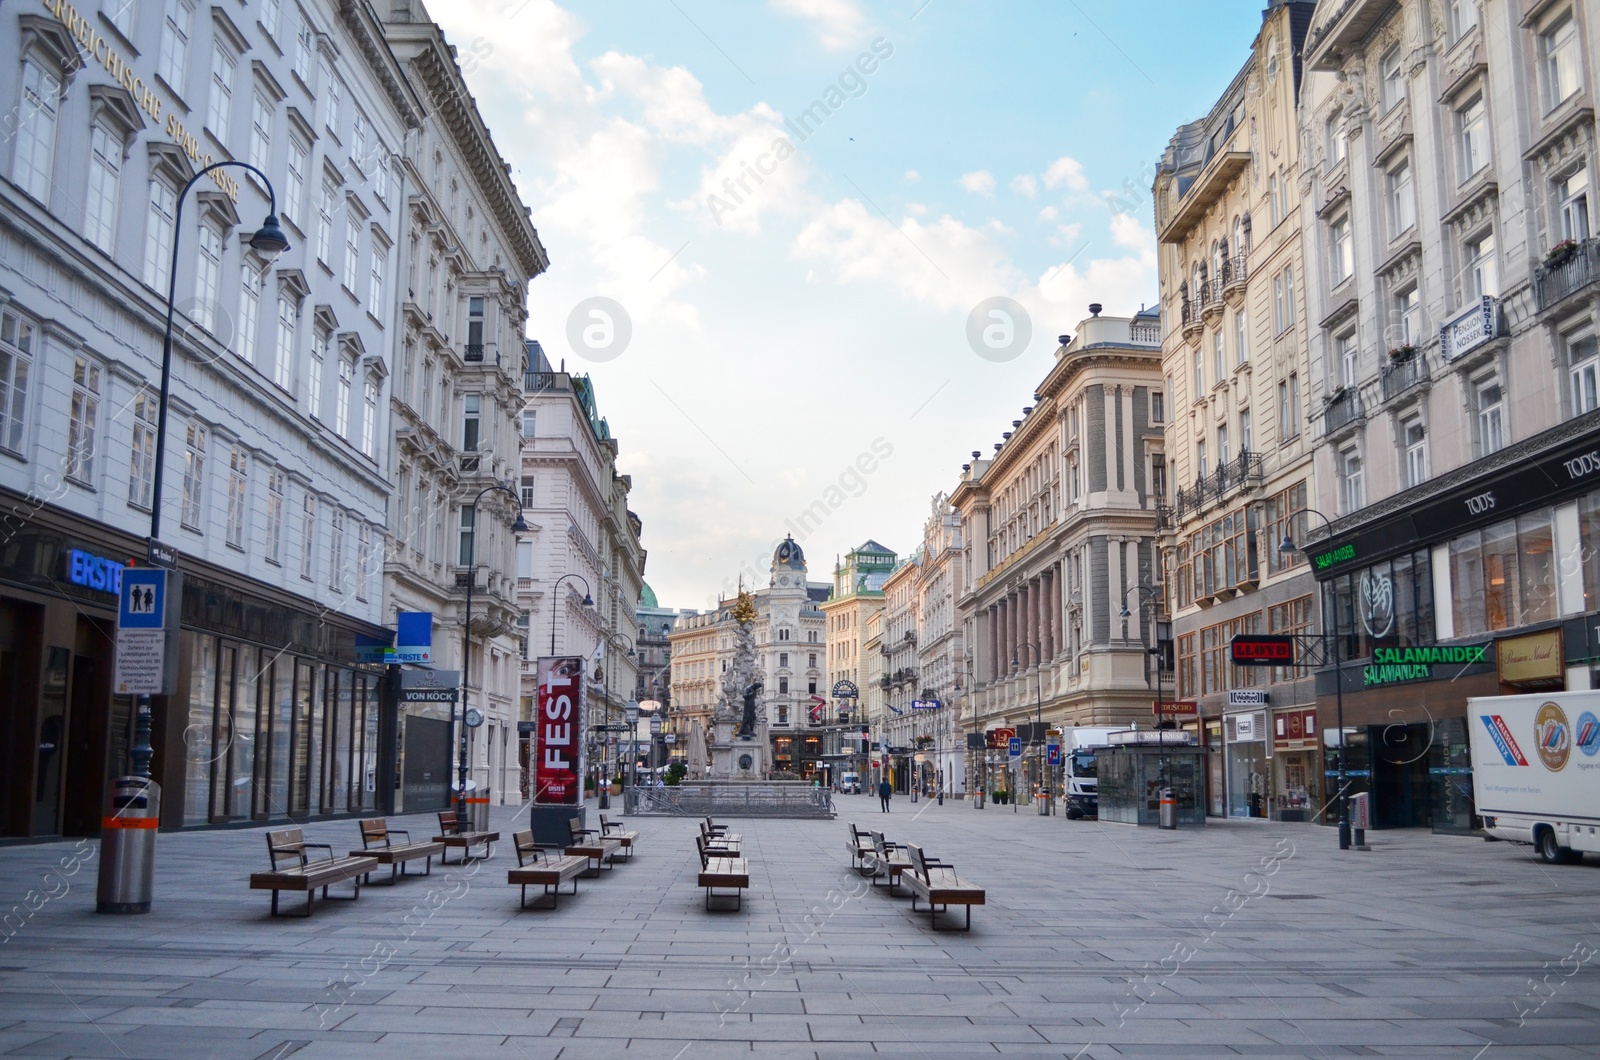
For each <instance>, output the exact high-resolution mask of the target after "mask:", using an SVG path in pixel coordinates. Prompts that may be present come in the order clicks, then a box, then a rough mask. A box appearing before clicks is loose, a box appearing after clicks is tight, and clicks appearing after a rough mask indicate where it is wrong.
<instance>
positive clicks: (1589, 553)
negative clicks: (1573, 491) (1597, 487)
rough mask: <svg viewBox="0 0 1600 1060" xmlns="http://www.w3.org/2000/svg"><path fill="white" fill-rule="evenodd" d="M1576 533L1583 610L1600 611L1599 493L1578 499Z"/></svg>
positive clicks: (1588, 494)
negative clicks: (1580, 556)
mask: <svg viewBox="0 0 1600 1060" xmlns="http://www.w3.org/2000/svg"><path fill="white" fill-rule="evenodd" d="M1578 533H1579V537H1580V539H1581V541H1582V546H1583V552H1582V561H1583V600H1584V603H1583V609H1584V610H1585V611H1600V491H1596V492H1594V493H1586V494H1584V495H1583V496H1582V497H1579V498H1578Z"/></svg>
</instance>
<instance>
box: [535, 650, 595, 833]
mask: <svg viewBox="0 0 1600 1060" xmlns="http://www.w3.org/2000/svg"><path fill="white" fill-rule="evenodd" d="M533 724H534V730H533V738H534V743H533V753H534V766H533V781H534V787H533V801H534V802H535V803H536V804H538V805H542V806H577V805H579V804H580V803H581V801H582V799H583V659H582V658H580V657H579V656H576V655H570V656H569V655H547V656H545V657H544V658H542V659H540V660H539V699H538V715H537V716H536V717H535V718H534V722H533Z"/></svg>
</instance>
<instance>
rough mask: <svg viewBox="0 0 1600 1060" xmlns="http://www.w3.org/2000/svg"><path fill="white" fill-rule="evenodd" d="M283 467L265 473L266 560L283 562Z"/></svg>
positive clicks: (285, 476)
mask: <svg viewBox="0 0 1600 1060" xmlns="http://www.w3.org/2000/svg"><path fill="white" fill-rule="evenodd" d="M287 477H288V476H287V475H285V474H284V471H283V468H281V467H275V468H273V469H272V471H271V473H269V474H268V475H267V562H268V563H280V564H281V563H282V562H283V503H284V500H283V494H284V486H285V480H286V479H287Z"/></svg>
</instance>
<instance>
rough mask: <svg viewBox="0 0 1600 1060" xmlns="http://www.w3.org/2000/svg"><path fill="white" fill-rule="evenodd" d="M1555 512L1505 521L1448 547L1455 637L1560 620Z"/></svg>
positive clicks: (1543, 511)
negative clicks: (1557, 616) (1558, 614)
mask: <svg viewBox="0 0 1600 1060" xmlns="http://www.w3.org/2000/svg"><path fill="white" fill-rule="evenodd" d="M1551 524H1552V512H1551V509H1548V508H1546V509H1544V510H1542V511H1537V512H1530V513H1528V514H1526V515H1521V516H1518V517H1517V518H1515V519H1507V520H1506V521H1504V522H1501V523H1496V524H1494V525H1493V526H1486V527H1484V528H1483V529H1482V530H1474V531H1473V532H1471V533H1469V534H1463V535H1461V536H1460V537H1457V538H1455V539H1454V540H1453V541H1451V542H1450V596H1451V599H1452V601H1453V604H1454V615H1455V632H1456V635H1457V636H1459V637H1469V636H1473V635H1476V634H1481V633H1488V632H1492V631H1494V630H1500V629H1510V628H1512V627H1513V626H1524V625H1528V624H1530V623H1534V622H1546V621H1550V620H1552V619H1554V618H1555V617H1556V611H1557V608H1556V566H1555V545H1554V539H1553V535H1552V528H1551Z"/></svg>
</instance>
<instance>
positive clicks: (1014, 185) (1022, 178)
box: [1011, 173, 1039, 199]
mask: <svg viewBox="0 0 1600 1060" xmlns="http://www.w3.org/2000/svg"><path fill="white" fill-rule="evenodd" d="M1011 190H1012V191H1014V192H1018V193H1019V194H1022V195H1026V196H1027V197H1028V198H1030V199H1031V198H1033V197H1034V195H1035V194H1037V193H1038V191H1039V182H1038V181H1037V180H1035V179H1034V177H1033V174H1031V173H1020V174H1018V175H1017V176H1014V177H1012V178H1011Z"/></svg>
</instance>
